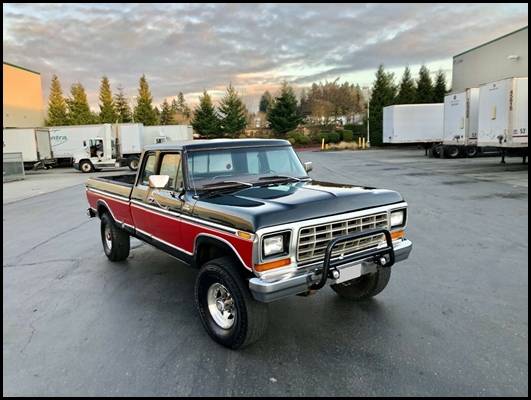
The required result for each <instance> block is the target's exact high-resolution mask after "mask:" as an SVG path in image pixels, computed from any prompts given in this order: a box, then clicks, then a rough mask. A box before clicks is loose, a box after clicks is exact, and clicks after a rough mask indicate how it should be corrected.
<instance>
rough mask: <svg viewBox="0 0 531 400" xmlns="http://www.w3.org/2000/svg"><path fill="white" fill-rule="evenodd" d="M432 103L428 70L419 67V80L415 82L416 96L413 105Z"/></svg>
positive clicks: (431, 85)
mask: <svg viewBox="0 0 531 400" xmlns="http://www.w3.org/2000/svg"><path fill="white" fill-rule="evenodd" d="M431 102H433V84H432V82H431V77H430V70H429V69H428V68H427V67H426V66H425V65H423V66H421V67H420V70H419V79H418V80H417V95H416V96H415V103H417V104H421V103H431Z"/></svg>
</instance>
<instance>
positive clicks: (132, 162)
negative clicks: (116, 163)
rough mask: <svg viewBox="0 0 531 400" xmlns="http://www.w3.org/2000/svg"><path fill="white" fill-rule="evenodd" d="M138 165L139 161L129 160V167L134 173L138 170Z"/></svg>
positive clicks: (135, 159)
mask: <svg viewBox="0 0 531 400" xmlns="http://www.w3.org/2000/svg"><path fill="white" fill-rule="evenodd" d="M139 163H140V160H138V159H137V158H134V159H132V160H131V162H130V163H129V167H130V168H131V169H132V170H133V171H135V170H137V169H138V164H139Z"/></svg>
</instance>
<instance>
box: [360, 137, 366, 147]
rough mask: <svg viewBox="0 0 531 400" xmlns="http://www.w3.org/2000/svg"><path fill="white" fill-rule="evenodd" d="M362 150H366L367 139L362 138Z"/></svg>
mask: <svg viewBox="0 0 531 400" xmlns="http://www.w3.org/2000/svg"><path fill="white" fill-rule="evenodd" d="M361 148H362V149H363V150H365V138H361Z"/></svg>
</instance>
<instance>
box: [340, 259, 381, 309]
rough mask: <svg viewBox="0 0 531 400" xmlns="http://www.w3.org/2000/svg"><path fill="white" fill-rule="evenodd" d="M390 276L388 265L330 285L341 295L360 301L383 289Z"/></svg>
mask: <svg viewBox="0 0 531 400" xmlns="http://www.w3.org/2000/svg"><path fill="white" fill-rule="evenodd" d="M390 278H391V268H390V267H378V270H377V271H376V272H373V273H371V274H366V275H362V276H360V277H359V278H356V279H352V280H350V281H346V282H343V283H338V284H335V285H330V287H331V288H332V289H333V290H334V292H336V293H337V294H339V295H340V296H341V297H344V298H346V299H349V300H354V301H362V300H367V299H369V298H371V297H374V296H376V295H377V294H378V293H380V292H381V291H382V290H384V289H385V287H386V286H387V284H388V283H389V279H390Z"/></svg>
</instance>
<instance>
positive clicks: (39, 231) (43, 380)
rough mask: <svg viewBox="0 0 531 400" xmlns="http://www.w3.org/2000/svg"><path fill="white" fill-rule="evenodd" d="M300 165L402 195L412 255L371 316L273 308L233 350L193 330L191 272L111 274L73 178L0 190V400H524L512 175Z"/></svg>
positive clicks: (137, 268)
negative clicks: (237, 398)
mask: <svg viewBox="0 0 531 400" xmlns="http://www.w3.org/2000/svg"><path fill="white" fill-rule="evenodd" d="M300 157H301V159H302V160H303V161H313V163H314V171H313V172H312V173H311V176H312V177H313V178H314V179H318V180H329V181H335V182H344V183H355V184H360V185H367V186H375V187H384V188H390V189H394V190H398V191H400V192H401V193H402V195H403V196H404V197H405V199H406V200H407V201H408V203H409V206H410V211H409V227H408V236H409V238H410V239H411V240H412V241H413V243H414V248H413V252H412V253H411V256H410V258H409V260H407V261H406V262H403V263H400V264H397V265H396V267H393V268H394V269H393V276H392V278H391V282H390V284H389V286H388V287H387V288H386V290H385V291H384V292H382V293H381V294H380V295H379V296H377V297H376V298H375V299H373V300H371V301H369V302H365V303H359V304H353V303H349V302H347V301H345V300H341V299H340V298H338V297H337V295H336V294H335V293H334V292H333V291H332V290H331V289H329V288H327V287H326V288H324V289H323V290H321V291H320V292H318V293H317V294H315V295H314V296H310V297H293V298H288V299H285V300H281V301H279V302H276V303H272V304H271V305H270V318H271V321H270V326H269V330H268V332H267V334H266V335H265V337H264V338H263V339H262V340H261V341H259V342H258V343H256V344H255V345H253V346H251V347H249V348H246V349H243V350H240V351H230V350H228V349H225V348H223V347H221V346H219V345H217V344H216V343H214V342H213V341H212V340H211V339H210V338H209V337H208V336H207V334H206V333H205V331H204V330H203V327H202V325H201V322H200V320H199V318H198V316H197V314H196V311H195V308H194V304H193V284H194V278H195V275H196V272H195V270H192V269H191V268H188V267H186V266H184V265H180V264H179V262H177V261H176V260H175V259H173V258H172V257H170V256H168V255H166V254H164V253H162V252H160V251H158V250H156V249H154V248H152V247H151V246H149V245H147V244H143V243H141V242H139V241H136V240H135V241H134V242H133V243H132V246H133V250H132V252H131V256H130V257H129V259H128V260H127V261H126V262H123V263H117V264H113V263H110V262H109V261H108V260H107V258H106V257H105V255H104V253H103V250H102V247H101V242H100V237H99V221H98V220H96V219H88V218H87V216H86V215H85V211H86V208H87V204H86V199H85V195H84V187H83V185H82V184H81V182H82V181H84V179H85V178H86V176H84V175H81V174H80V173H77V174H76V175H75V177H74V175H72V179H71V180H70V178H69V179H67V182H66V181H65V183H64V185H65V186H66V187H64V188H62V189H61V188H55V189H54V191H51V192H49V193H43V194H39V195H37V196H32V197H30V196H25V195H24V194H23V193H22V192H24V191H25V190H26V191H27V190H30V189H29V188H30V186H28V187H25V188H21V185H20V184H18V186H10V185H15V184H17V182H12V183H7V184H4V206H3V233H4V242H3V250H4V258H3V289H4V294H3V365H4V368H3V378H4V383H3V394H4V395H28V396H31V395H88V396H90V395H181V396H186V395H195V396H199V395H212V396H229V395H241V396H253V395H262V396H268V395H270V396H278V395H288V396H289V395H300V396H309V395H318V396H334V395H337V396H340V395H351V396H374V395H382V396H385V395H442V396H450V395H470V396H478V395H479V396H489V395H490V396H503V395H508V396H515V395H519V396H527V395H528V256H527V250H528V223H527V217H528V167H527V165H522V164H521V160H520V159H518V158H509V159H508V160H507V164H506V165H500V164H499V159H498V158H490V157H489V158H476V159H459V160H447V159H443V160H441V159H428V158H425V157H424V155H423V151H421V150H370V151H358V152H326V153H318V152H310V151H309V152H302V153H300ZM68 173H71V172H70V171H66V170H64V171H61V170H56V171H54V172H53V174H50V175H49V176H50V179H58V178H59V177H61V176H62V174H68ZM39 174H40V173H39ZM31 179H32V177H31V175H29V176H28V180H27V182H30V181H31ZM39 179H45V178H39ZM33 182H37V180H36V179H34V180H33ZM36 184H37V183H36ZM41 184H42V182H41ZM44 186H46V185H44ZM17 190H18V191H19V192H17V193H15V194H14V192H15V191H17ZM43 191H44V190H43ZM6 195H7V198H8V199H10V200H9V201H6ZM10 196H11V197H10Z"/></svg>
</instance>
